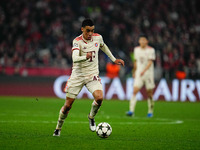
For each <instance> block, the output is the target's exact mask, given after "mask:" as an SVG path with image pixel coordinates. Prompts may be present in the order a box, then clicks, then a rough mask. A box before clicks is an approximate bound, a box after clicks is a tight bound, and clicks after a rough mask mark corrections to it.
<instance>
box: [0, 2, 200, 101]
mask: <svg viewBox="0 0 200 150" xmlns="http://www.w3.org/2000/svg"><path fill="white" fill-rule="evenodd" d="M198 6H199V1H198V0H173V1H170V0H162V1H159V0H149V1H145V0H133V1H132V0H101V1H94V0H73V1H70V0H28V1H27V0H19V1H16V0H8V1H6V0H1V1H0V95H31V96H55V94H54V92H53V83H54V81H55V79H56V78H57V77H59V76H61V75H70V72H71V66H72V59H71V43H72V40H73V39H74V38H75V37H76V36H78V35H80V34H81V31H80V26H81V22H82V20H83V19H84V18H85V17H90V18H92V19H93V20H94V22H95V32H97V33H100V34H101V35H102V36H103V38H104V42H105V43H106V44H107V45H108V46H109V48H110V49H111V51H112V53H113V54H114V55H115V56H116V57H120V58H122V59H124V60H125V63H126V66H125V67H124V68H123V67H121V69H120V72H119V76H118V77H119V78H120V80H121V82H122V84H124V82H125V81H126V79H127V78H130V77H131V74H132V67H133V65H132V58H133V56H132V52H133V47H134V46H137V38H138V36H139V35H140V34H141V33H145V34H146V35H148V38H149V44H150V45H151V46H153V47H154V48H155V50H156V61H155V80H156V83H157V84H158V83H159V82H160V80H161V79H165V80H166V81H167V82H168V84H169V85H170V84H171V83H172V81H173V80H174V79H179V81H180V82H181V81H182V80H186V79H189V81H191V80H192V81H193V82H194V83H197V81H199V79H200V44H199V41H200V10H199V9H198ZM108 62H110V60H109V59H108V58H107V57H106V55H105V54H103V53H102V52H100V55H99V64H100V75H101V76H106V65H107V63H108ZM178 73H181V74H184V75H185V76H183V77H180V76H179V74H178ZM195 85H197V84H195ZM108 86H109V85H108ZM195 95H196V97H197V101H199V99H200V95H199V93H198V90H197V87H195Z"/></svg>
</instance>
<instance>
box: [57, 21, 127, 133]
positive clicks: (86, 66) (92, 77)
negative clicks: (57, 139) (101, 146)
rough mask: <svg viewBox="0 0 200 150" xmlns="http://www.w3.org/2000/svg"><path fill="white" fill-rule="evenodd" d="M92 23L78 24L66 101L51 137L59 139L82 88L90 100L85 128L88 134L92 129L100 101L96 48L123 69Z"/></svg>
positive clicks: (101, 92) (101, 98)
mask: <svg viewBox="0 0 200 150" xmlns="http://www.w3.org/2000/svg"><path fill="white" fill-rule="evenodd" d="M94 28H95V26H94V23H93V21H92V20H91V19H85V20H84V21H83V22H82V27H81V31H82V34H81V35H80V36H78V37H76V38H75V39H74V40H73V46H72V60H73V67H72V74H71V76H70V78H69V79H68V81H67V83H66V87H65V92H66V102H65V104H64V106H63V107H62V108H61V110H60V113H59V117H58V123H57V126H56V129H55V131H54V134H53V136H60V131H61V128H62V125H63V123H64V120H65V118H67V115H68V113H69V111H70V109H71V107H72V104H73V102H74V100H75V98H76V96H77V95H78V94H79V92H80V91H81V89H82V88H83V86H86V88H87V89H88V90H89V91H90V92H91V93H92V95H93V96H94V101H93V103H92V106H91V110H90V113H89V115H88V119H89V127H90V130H91V131H93V132H94V131H95V130H96V124H95V120H94V117H95V115H96V114H97V112H98V110H99V108H100V106H101V104H102V101H103V90H102V84H101V79H100V78H99V63H98V52H99V48H100V49H101V50H102V51H103V52H104V53H105V54H106V55H107V56H108V57H109V58H110V59H111V60H112V61H113V62H114V63H115V64H118V65H123V66H124V61H123V60H121V59H116V58H115V57H114V56H113V55H112V53H111V52H110V50H109V48H108V47H107V45H106V44H105V43H104V41H103V38H102V36H101V35H100V34H97V33H94Z"/></svg>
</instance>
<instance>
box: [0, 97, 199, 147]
mask: <svg viewBox="0 0 200 150" xmlns="http://www.w3.org/2000/svg"><path fill="white" fill-rule="evenodd" d="M63 103H64V100H60V99H56V98H43V97H39V98H38V99H36V98H33V97H3V96H0V149H1V150H8V149H12V150H13V149H19V150H23V149H26V150H36V149H43V150H48V149H52V150H59V149H63V150H64V149H65V150H66V149H70V150H73V149H76V150H77V149H87V150H89V149H115V150H118V149H120V150H122V149H124V150H128V149H153V150H155V149H170V150H171V149H181V150H182V149H187V150H188V149H191V150H194V149H199V147H200V140H199V139H200V103H189V102H185V103H181V102H163V101H157V102H156V103H155V114H154V117H153V118H146V115H147V103H146V101H140V102H138V103H137V107H136V115H135V117H127V116H125V112H126V111H127V109H128V107H129V106H128V105H129V102H128V101H118V100H104V102H103V104H102V107H101V109H100V111H99V113H98V114H97V116H96V117H95V119H96V123H97V124H98V123H100V122H108V123H109V124H110V125H111V126H112V129H113V132H112V134H111V136H110V137H109V138H107V139H102V138H100V137H98V136H97V135H96V133H94V132H91V131H90V130H89V124H88V119H87V115H88V113H89V111H90V107H91V103H92V100H87V99H82V100H76V101H75V103H74V104H73V107H72V109H71V111H70V113H69V116H68V118H67V119H66V121H65V123H64V126H63V129H62V132H61V136H60V137H53V136H52V135H53V131H54V129H55V126H56V122H57V119H58V113H59V110H60V108H61V106H62V105H63Z"/></svg>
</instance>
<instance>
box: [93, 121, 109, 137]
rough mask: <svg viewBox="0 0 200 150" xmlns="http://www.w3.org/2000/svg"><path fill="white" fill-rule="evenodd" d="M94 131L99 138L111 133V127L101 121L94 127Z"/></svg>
mask: <svg viewBox="0 0 200 150" xmlns="http://www.w3.org/2000/svg"><path fill="white" fill-rule="evenodd" d="M96 133H97V135H98V136H99V137H101V138H107V137H109V136H110V135H111V133H112V127H111V126H110V125H109V124H108V123H107V122H101V123H99V124H98V125H97V127H96Z"/></svg>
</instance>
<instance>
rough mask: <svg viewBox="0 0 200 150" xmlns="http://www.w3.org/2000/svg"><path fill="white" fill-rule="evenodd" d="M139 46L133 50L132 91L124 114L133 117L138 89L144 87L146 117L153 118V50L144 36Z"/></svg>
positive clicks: (141, 37) (140, 39) (140, 38)
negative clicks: (146, 104) (145, 92)
mask: <svg viewBox="0 0 200 150" xmlns="http://www.w3.org/2000/svg"><path fill="white" fill-rule="evenodd" d="M138 42H139V46H138V47H135V48H134V57H135V60H134V64H133V65H134V68H133V78H134V91H133V95H132V97H131V99H130V105H129V111H128V112H127V113H126V114H127V115H128V116H133V115H134V113H135V106H136V103H137V99H136V95H137V93H138V92H139V91H140V89H141V88H142V87H143V85H145V88H146V90H147V96H148V98H147V101H148V114H147V117H153V109H154V101H153V89H154V87H155V83H154V64H153V61H154V60H155V50H154V48H152V47H150V46H149V45H148V39H147V36H146V35H141V36H140V37H139V41H138Z"/></svg>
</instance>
